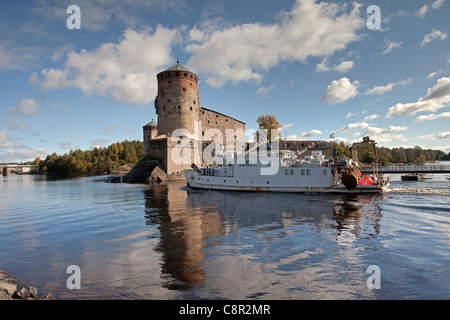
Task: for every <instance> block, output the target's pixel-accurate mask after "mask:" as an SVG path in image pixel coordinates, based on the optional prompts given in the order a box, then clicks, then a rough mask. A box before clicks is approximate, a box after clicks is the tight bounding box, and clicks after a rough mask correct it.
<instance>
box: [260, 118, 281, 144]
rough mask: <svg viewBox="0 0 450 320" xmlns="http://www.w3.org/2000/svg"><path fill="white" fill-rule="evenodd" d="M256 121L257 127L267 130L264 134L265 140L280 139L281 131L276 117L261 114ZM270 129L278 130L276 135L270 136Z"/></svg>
mask: <svg viewBox="0 0 450 320" xmlns="http://www.w3.org/2000/svg"><path fill="white" fill-rule="evenodd" d="M256 122H257V123H258V129H260V130H261V129H262V130H267V133H266V136H267V140H268V141H269V142H270V141H272V139H274V140H275V139H280V137H281V133H280V131H279V129H281V123H279V122H278V120H277V118H276V117H275V116H274V115H273V114H267V115H265V114H262V115H260V116H259V117H258V119H257V120H256ZM272 130H278V133H277V136H276V137H272Z"/></svg>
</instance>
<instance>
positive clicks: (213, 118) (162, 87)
mask: <svg viewBox="0 0 450 320" xmlns="http://www.w3.org/2000/svg"><path fill="white" fill-rule="evenodd" d="M157 80H158V93H157V97H156V99H155V109H156V114H157V115H158V119H157V120H158V122H155V121H153V120H152V121H151V122H150V123H148V124H146V125H145V126H144V127H143V133H144V157H149V158H153V159H158V160H159V162H160V163H161V164H162V167H163V168H160V169H161V170H163V171H164V173H165V174H166V175H167V179H169V180H175V179H184V173H183V172H184V169H187V168H190V166H191V163H192V162H194V161H192V162H188V163H187V162H184V163H183V162H182V163H180V162H179V161H174V159H173V157H172V156H171V155H172V152H173V151H174V148H176V147H177V146H178V147H179V145H180V143H181V138H183V137H179V138H180V139H175V138H176V137H173V136H172V135H173V133H174V132H178V131H176V130H179V129H184V132H189V135H190V137H189V138H190V139H192V140H191V141H192V142H193V143H192V142H191V143H190V145H189V146H188V148H189V149H190V150H189V152H191V154H192V155H193V156H192V159H194V151H195V144H196V142H199V143H200V147H199V148H198V150H199V151H200V152H202V150H204V148H205V147H207V145H209V144H210V143H211V139H210V137H208V135H206V136H205V132H207V131H208V130H209V129H218V130H220V132H221V133H222V137H223V139H224V140H225V138H226V137H227V135H226V134H227V132H226V130H227V129H233V130H242V131H241V132H245V123H244V122H242V121H239V120H236V119H234V118H231V117H229V116H227V115H224V114H222V113H219V112H216V111H214V110H210V109H207V108H203V107H201V105H200V93H199V90H198V77H197V75H196V74H195V73H193V72H192V71H190V70H188V69H187V68H185V67H184V66H182V65H180V63H179V62H177V64H176V65H174V66H173V67H171V68H169V69H167V70H164V71H162V72H160V73H158V75H157ZM199 123H200V124H201V125H200V126H199V125H198V124H199ZM185 138H186V137H185ZM244 139H245V137H244ZM175 160H176V159H175ZM196 164H197V165H199V164H200V165H202V163H196Z"/></svg>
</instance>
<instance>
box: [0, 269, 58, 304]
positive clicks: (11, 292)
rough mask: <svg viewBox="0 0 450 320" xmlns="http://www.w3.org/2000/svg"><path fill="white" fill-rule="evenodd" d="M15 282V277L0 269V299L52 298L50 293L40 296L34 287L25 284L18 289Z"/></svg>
mask: <svg viewBox="0 0 450 320" xmlns="http://www.w3.org/2000/svg"><path fill="white" fill-rule="evenodd" d="M17 284H18V281H17V279H14V278H11V277H10V276H9V275H8V274H7V273H6V271H4V270H1V269H0V300H54V299H53V297H52V294H51V293H47V294H46V295H45V296H42V297H41V296H39V295H38V289H37V288H36V287H32V286H27V285H25V286H22V287H21V288H20V289H18V288H17Z"/></svg>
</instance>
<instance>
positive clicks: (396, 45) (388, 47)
mask: <svg viewBox="0 0 450 320" xmlns="http://www.w3.org/2000/svg"><path fill="white" fill-rule="evenodd" d="M385 46H386V49H384V51H383V53H382V55H385V54H388V53H391V52H392V51H393V50H394V49H401V48H402V42H401V41H399V42H395V41H389V40H385Z"/></svg>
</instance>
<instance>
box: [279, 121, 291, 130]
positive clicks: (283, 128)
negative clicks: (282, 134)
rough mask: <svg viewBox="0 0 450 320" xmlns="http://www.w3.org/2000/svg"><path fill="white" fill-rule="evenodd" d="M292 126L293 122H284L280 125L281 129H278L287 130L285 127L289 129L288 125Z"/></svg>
mask: <svg viewBox="0 0 450 320" xmlns="http://www.w3.org/2000/svg"><path fill="white" fill-rule="evenodd" d="M293 126H294V123H292V122H291V123H287V124H284V125H283V126H282V127H281V129H280V130H287V129H289V128H290V127H293Z"/></svg>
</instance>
